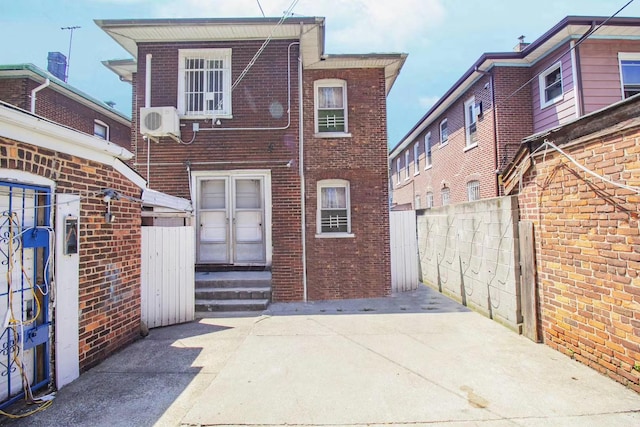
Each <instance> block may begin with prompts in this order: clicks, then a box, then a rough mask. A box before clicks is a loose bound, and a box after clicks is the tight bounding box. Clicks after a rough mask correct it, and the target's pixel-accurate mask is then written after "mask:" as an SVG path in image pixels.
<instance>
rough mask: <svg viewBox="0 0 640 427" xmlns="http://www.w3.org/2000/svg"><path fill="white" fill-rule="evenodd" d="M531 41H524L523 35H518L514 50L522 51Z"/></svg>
mask: <svg viewBox="0 0 640 427" xmlns="http://www.w3.org/2000/svg"><path fill="white" fill-rule="evenodd" d="M530 44H531V43H525V42H524V36H520V37H518V44H517V45H515V46H514V47H513V51H514V52H522V51H523V50H524V49H525V48H526V47H527V46H529V45H530Z"/></svg>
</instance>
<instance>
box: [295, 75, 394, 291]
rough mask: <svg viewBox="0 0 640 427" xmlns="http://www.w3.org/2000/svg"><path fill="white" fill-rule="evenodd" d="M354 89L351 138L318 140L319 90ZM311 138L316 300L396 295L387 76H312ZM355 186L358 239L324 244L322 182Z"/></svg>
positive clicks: (307, 127)
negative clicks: (336, 84) (330, 83)
mask: <svg viewBox="0 0 640 427" xmlns="http://www.w3.org/2000/svg"><path fill="white" fill-rule="evenodd" d="M321 79H342V80H345V81H346V82H347V100H348V121H349V129H348V131H349V133H351V137H346V138H316V137H314V133H315V126H314V120H313V117H314V101H313V100H314V94H313V90H314V89H313V83H314V81H316V80H321ZM304 100H305V101H304V116H305V122H304V134H305V148H304V151H305V170H306V172H305V179H306V186H305V192H306V219H307V225H306V236H307V239H306V241H307V260H308V261H307V278H308V295H309V299H311V300H322V299H338V298H367V297H380V296H384V295H387V294H389V293H390V291H391V269H390V252H389V251H390V242H389V212H388V207H389V200H388V197H389V189H388V176H387V167H386V165H387V137H386V135H387V134H386V126H387V117H386V98H385V81H384V72H383V70H382V69H345V70H305V74H304ZM323 179H343V180H347V181H349V184H350V195H351V230H352V233H353V234H354V235H355V237H353V238H317V237H316V232H317V230H316V219H317V216H316V215H317V214H316V209H317V183H318V181H319V180H323Z"/></svg>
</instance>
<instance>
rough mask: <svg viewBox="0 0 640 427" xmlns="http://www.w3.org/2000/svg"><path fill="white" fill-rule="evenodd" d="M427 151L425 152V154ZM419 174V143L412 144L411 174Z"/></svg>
mask: <svg viewBox="0 0 640 427" xmlns="http://www.w3.org/2000/svg"><path fill="white" fill-rule="evenodd" d="M426 155H427V153H425V156H426ZM416 175H420V143H419V142H416V143H415V144H413V176H416Z"/></svg>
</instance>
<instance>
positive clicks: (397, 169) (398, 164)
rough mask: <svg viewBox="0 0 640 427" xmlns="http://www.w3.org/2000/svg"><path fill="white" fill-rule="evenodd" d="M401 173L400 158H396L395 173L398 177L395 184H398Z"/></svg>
mask: <svg viewBox="0 0 640 427" xmlns="http://www.w3.org/2000/svg"><path fill="white" fill-rule="evenodd" d="M401 171H402V158H401V157H400V156H398V158H397V159H396V173H397V176H398V180H397V183H398V184H400V173H401Z"/></svg>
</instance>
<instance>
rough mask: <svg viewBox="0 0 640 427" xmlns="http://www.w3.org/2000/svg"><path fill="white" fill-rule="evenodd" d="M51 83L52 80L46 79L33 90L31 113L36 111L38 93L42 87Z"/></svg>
mask: <svg viewBox="0 0 640 427" xmlns="http://www.w3.org/2000/svg"><path fill="white" fill-rule="evenodd" d="M50 84H51V80H49V79H46V80H45V81H44V83H42V84H41V85H40V86H38V87H37V88H35V89H34V90H32V91H31V113H32V114H35V113H36V93H37V92H40V91H41V90H42V89H44V88H45V87H47V86H49V85H50Z"/></svg>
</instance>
